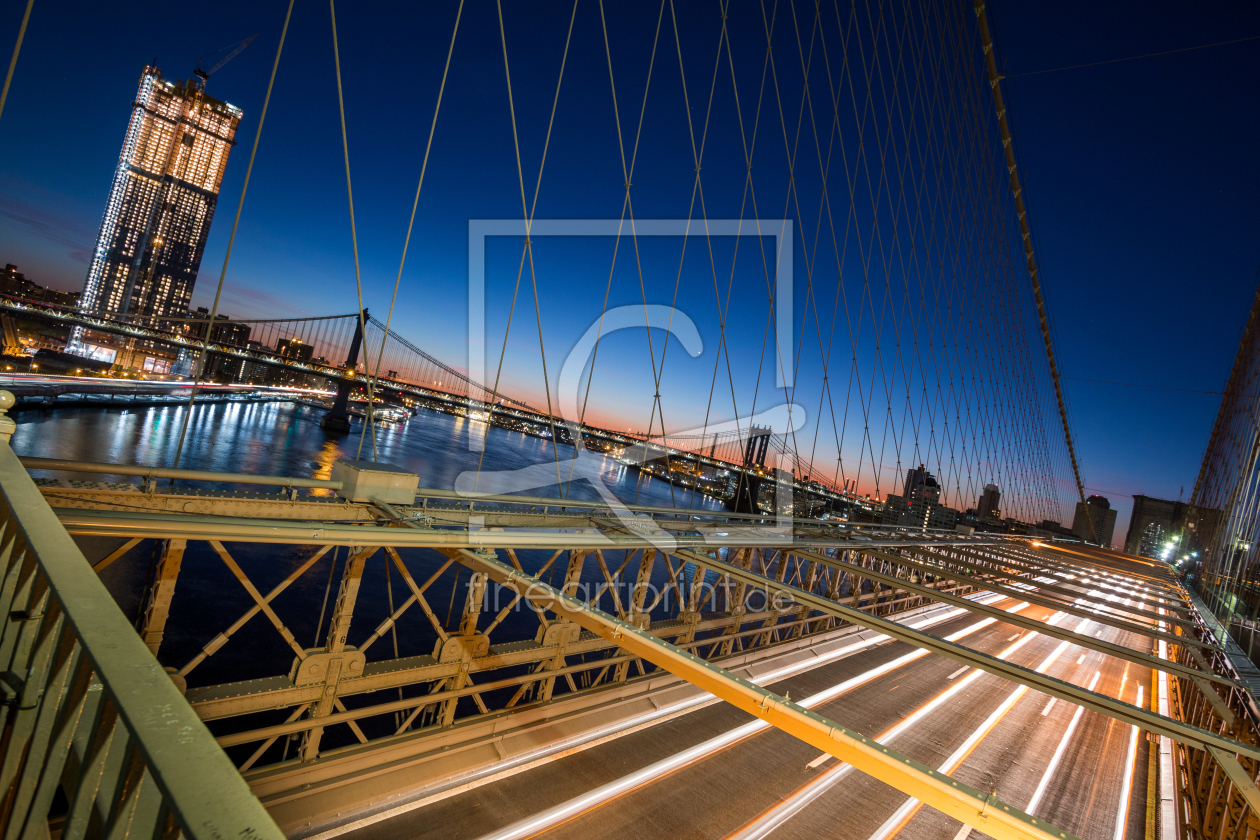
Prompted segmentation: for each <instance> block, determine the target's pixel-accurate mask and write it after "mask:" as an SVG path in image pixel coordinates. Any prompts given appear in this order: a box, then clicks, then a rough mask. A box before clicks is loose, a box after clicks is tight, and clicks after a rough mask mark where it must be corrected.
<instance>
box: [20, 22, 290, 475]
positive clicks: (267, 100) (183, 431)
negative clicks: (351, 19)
mask: <svg viewBox="0 0 1260 840" xmlns="http://www.w3.org/2000/svg"><path fill="white" fill-rule="evenodd" d="M27 11H28V12H29V11H30V6H29V5H28V6H27ZM292 16H293V0H289V8H288V10H287V11H286V12H285V13H284V26H283V27H281V29H280V43H279V44H277V45H276V59H275V61H274V62H273V63H272V65H271V78H270V79H268V80H267V95H266V96H265V97H264V98H263V107H262V112H261V113H260V114H259V115H258V129H257V130H256V131H255V132H254V146H253V148H252V149H250V152H249V165H248V166H246V167H245V182H244V183H243V184H241V197H240V200H239V201H238V202H237V204H236V217H235V218H234V219H232V233H231V234H230V235H229V236H228V244H227V251H226V252H225V253H224V254H223V268H222V270H220V271H219V285H218V286H216V287H215V290H214V305H213V306H212V307H211V309H210V319H209V321H208V322H207V323H206V334H205V336H204V337H203V338H202V341H201V352H200V353H199V354H198V356H197V365H196V367H195V368H194V369H193V387H192V390H191V391H190V392H189V394H188V409H187V410H186V411H185V412H184V419H183V422H181V423H180V426H179V442H178V443H177V444H176V445H175V463H174V464H173V465H172V466H173V467H174V468H176V469H178V468H179V458H180V455H182V454H183V451H184V438H185V436H186V435H187V434H188V421H189V419H190V418H191V417H192V411H193V400H194V399H196V397H197V381H198V380H199V379H200V378H201V372H202V370H201V368H202V365H203V364H205V360H206V346H207V345H208V344H209V343H210V333H211V332H212V331H213V329H214V321H215V317H216V316H217V315H218V314H219V299H220V297H221V296H222V295H223V281H224V278H226V277H227V268H228V261H229V260H230V259H231V258H232V244H233V243H234V242H236V229H237V227H238V226H239V225H240V223H241V210H242V209H243V208H244V207H245V192H246V191H247V190H248V189H249V176H250V175H251V174H253V171H254V158H255V156H257V154H258V141H259V140H261V139H262V130H263V123H264V122H265V121H266V119H267V106H268V105H270V104H271V90H272V88H273V87H274V86H275V83H276V71H277V70H279V69H280V53H281V52H283V50H284V38H285V36H286V35H288V33H289V19H290V18H291V17H292ZM22 26H23V28H24V29H25V26H26V21H25V19H23V21H22ZM18 43H19V44H20V43H21V39H20V38H19V41H18ZM13 57H14V60H15V61H16V60H17V53H16V51H15V52H14V54H13ZM9 72H10V73H12V72H13V68H12V67H10V68H9ZM5 90H6V91H7V90H8V82H7V81H6V82H5ZM171 483H172V484H174V483H175V479H173V478H172V479H171Z"/></svg>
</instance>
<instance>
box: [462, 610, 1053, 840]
mask: <svg viewBox="0 0 1260 840" xmlns="http://www.w3.org/2000/svg"><path fill="white" fill-rule="evenodd" d="M1024 606H1027V603H1024V604H1021V605H1018V607H1019V608H1020V609H1022V608H1023V607H1024ZM1015 610H1016V608H1014V607H1013V608H1011V610H1010V611H1015ZM1037 635H1038V634H1036V633H1029V634H1028V635H1026V636H1024V638H1022V639H1020V640H1019V641H1018V642H1015V643H1014V644H1013V645H1010V646H1008V647H1007V648H1006V649H1005V650H1003V651H1002V652H1001V653H999V654H998V655H997V658H998V659H1005V658H1006V657H1008V656H1010V655H1011V654H1012V653H1014V652H1015V651H1017V650H1019V649H1020V648H1021V647H1023V646H1024V645H1025V644H1027V643H1028V642H1029V641H1031V640H1032V639H1033V638H1034V637H1035V636H1037ZM1063 644H1064V645H1067V642H1064V643H1063ZM984 674H985V672H984V671H979V670H973V671H972V673H970V674H968V675H967V676H966V677H964V678H963V679H961V680H959V681H958V682H956V683H955V684H954V685H952V686H950V687H949V688H947V689H945V690H944V691H942V692H941V693H940V694H938V695H936V696H935V697H933V698H932V699H931V700H929V701H928V702H927V703H925V704H924V705H922V706H920V707H919V708H917V709H915V710H914V711H913V712H912V713H911V714H909V715H907V716H906V717H905V718H902V720H901V721H900V722H898V723H897V724H896V725H894V726H893V727H891V728H890V729H887V730H885V731H884V732H881V733H880V734H879V735H877V736H876V737H875V739H874V740H875V741H877V742H878V743H881V744H886V743H889V742H890V741H892V739H893V738H896V737H897V736H899V735H901V734H902V733H903V732H905V731H906V730H908V729H910V728H911V727H913V726H916V725H918V722H919V721H920V720H922V719H923V718H925V717H927V716H928V715H929V714H931V713H932V712H933V711H935V710H936V709H937V708H939V707H940V706H942V705H943V704H944V703H945V702H946V701H948V700H949V699H950V698H952V697H954V696H955V695H957V694H958V693H959V692H960V691H962V689H963V688H965V687H966V686H969V685H971V684H972V683H974V682H975V681H976V680H978V679H979V678H980V677H981V676H983V675H984ZM753 723H761V721H754V722H753ZM852 769H853V765H851V764H846V763H840V764H836V765H835V766H833V767H830V768H828V770H827V771H826V772H825V773H822V774H821V775H819V776H817V777H816V778H815V779H814V780H813V781H810V782H807V783H806V784H804V785H802V786H801V787H800V788H798V789H797V791H796V792H795V793H793V794H792V795H791V796H789V797H787V798H786V799H783V800H780V802H779V803H778V804H777V805H775V806H773V807H771V808H770V809H768V810H767V811H765V812H764V813H762V814H761V815H760V816H759V817H757V818H756V819H755V820H753V821H752V822H750V823H747V824H745V825H744V826H742V827H741V828H740V829H739V830H737V831H736V832H734V833H733V834H730V835H728V836H727V840H760V838H763V837H766V836H768V835H770V834H771V833H772V832H774V831H775V830H777V829H778V828H779V827H780V826H782V825H783V824H784V823H786V822H787V821H788V820H790V819H791V818H792V817H794V816H796V815H797V814H798V813H800V812H801V811H802V810H804V809H805V808H806V807H807V806H808V805H809V804H810V803H811V802H813V801H814V800H816V799H818V797H820V796H822V795H823V794H824V793H826V792H827V791H828V790H830V789H831V788H832V787H834V786H835V785H836V784H837V783H838V782H840V780H841V779H843V778H845V777H846V776H847V775H848V774H849V772H850V771H852ZM482 840H489V838H483V839H482Z"/></svg>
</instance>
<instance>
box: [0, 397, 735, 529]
mask: <svg viewBox="0 0 1260 840" xmlns="http://www.w3.org/2000/svg"><path fill="white" fill-rule="evenodd" d="M185 411H187V407H186V406H183V405H170V406H154V407H146V408H132V409H119V408H62V409H54V410H49V411H23V412H19V413H17V414H15V415H14V419H15V420H16V421H17V424H18V429H17V433H16V434H14V436H13V449H14V450H15V451H16V452H17V453H18V454H19V455H34V456H41V457H45V458H64V459H71V460H78V461H109V462H115V463H121V464H140V465H145V466H160V467H169V466H172V465H173V463H174V459H175V449H176V446H177V444H178V440H179V428H180V424H181V423H182V422H183V416H184V412H185ZM321 416H322V412H321V411H320V410H319V409H314V408H310V407H308V406H302V405H294V404H291V403H279V402H239V403H217V404H206V405H198V406H196V407H194V408H193V414H192V419H191V420H190V421H189V424H188V434H187V438H186V440H185V443H184V452H183V455H182V457H181V458H180V466H181V467H184V468H186V469H202V470H216V471H219V472H240V473H255V474H259V475H286V476H294V477H303V478H306V477H310V478H328V477H329V475H330V474H331V472H332V465H333V462H334V461H335V460H337V459H338V458H355V457H361V458H363V459H364V460H379V461H382V462H385V463H389V464H396V465H398V466H400V467H403V468H404V469H406V470H407V471H409V472H414V473H416V474H417V475H419V476H420V486H421V487H430V488H434V489H439V490H450V489H452V488H453V487H454V486H455V479H456V478H457V477H458V476H459V474H460V473H461V472H464V471H465V470H476V469H477V468H478V460H479V458H480V453H479V452H474V451H470V450H469V438H470V436H472V437H474V439H476V438H484V442H485V449H486V452H485V458H484V461H482V463H481V465H480V466H481V469H482V470H483V471H485V472H490V471H498V470H513V469H519V468H521V467H525V466H528V465H530V464H536V463H540V462H541V463H546V462H550V461H553V460H554V459H555V457H556V455H555V452H554V451H553V447H552V443H551V441H549V440H544V439H541V438H535V437H530V436H529V435H525V434H522V433H520V432H514V431H509V430H507V429H500V428H498V427H493V426H489V427H488V426H486V424H484V423H478V422H474V421H470V420H468V419H466V418H463V417H456V416H452V415H449V414H443V413H441V412H435V411H421V412H420V413H419V415H417V416H416V417H413V418H412V419H411V420H410V421H409V422H407V423H403V424H399V425H391V426H383V427H381V428H380V429H378V431H377V440H376V453H377V454H376V457H375V458H373V455H372V443H371V440H370V439H368V440H365V441H364V442H363V446H362V450H361V452H360V449H359V430H360V424H359V422H358V421H357V420H356V421H355V425H354V430H353V431H352V433H351V434H350V435H349V436H348V437H329V436H328V435H326V434H325V433H324V431H323V430H322V429H320V428H319V420H320V418H321ZM557 448H558V450H559V457H560V461H561V471H560V473H561V477H562V478H563V479H565V483H566V489H567V497H569V498H575V499H583V500H596V499H598V498H599V497H598V495H597V494H596V493H595V491H594V489H593V488H591V487H590V486H589V485H588V484H586V482H584V481H577V482H574V483H573V484H572V485H571V487H568V486H567V477H568V475H567V473H568V470H567V468H565V461H566V460H568V459H569V458H571V457H572V453H573V449H572V447H570V446H567V445H564V444H561V445H559V446H558V447H557ZM600 471H601V474H602V475H603V477H604V481H605V483H606V484H607V485H608V486H609V488H611V489H612V491H613V492H614V493H615V494H616V495H617V497H618V498H620V499H622V500H623V501H625V502H628V503H635V502H638V503H639V504H647V505H675V506H678V507H695V508H704V509H714V510H715V509H719V508H720V507H721V503H720V502H717V501H715V500H713V499H710V498H708V497H707V496H704V495H702V494H693V493H692V491H689V490H687V489H685V488H682V487H671V486H670V485H669V484H667V483H666V482H663V481H660V480H657V479H654V478H651V477H650V476H643V475H640V474H639V473H637V472H636V471H634V470H629V469H627V468H626V467H624V466H623V465H621V464H618V463H617V462H616V461H614V460H613V459H611V458H603V464H602V466H601V470H600ZM42 474H43V473H41V475H42ZM65 475H66V474H65V473H59V474H58V476H60V477H64V476H65ZM82 477H83V478H87V479H92V478H95V479H96V480H107V478H108V477H105V476H89V475H84V476H82ZM120 480H125V479H121V477H120ZM525 492H526V493H528V494H529V495H536V496H557V497H559V496H562V495H566V494H565V493H563V492H561V490H560V489H558V488H557V487H555V486H550V487H540V488H536V489H533V490H528V491H525Z"/></svg>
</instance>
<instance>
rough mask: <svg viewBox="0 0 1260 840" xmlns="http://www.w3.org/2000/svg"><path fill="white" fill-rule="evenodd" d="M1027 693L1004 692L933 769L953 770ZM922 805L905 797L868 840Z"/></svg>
mask: <svg viewBox="0 0 1260 840" xmlns="http://www.w3.org/2000/svg"><path fill="white" fill-rule="evenodd" d="M1025 638H1027V637H1025ZM1071 644H1072V643H1071V642H1060V643H1059V646H1058V647H1056V648H1055V649H1054V651H1053V652H1052V653H1051V654H1050V655H1049V656H1047V657H1046V658H1045V659H1044V660H1042V662H1041V664H1040V665H1038V666H1037V668H1036V671H1037V673H1039V674H1044V673H1045V672H1046V670H1047V669H1048V668H1049V667H1050V666H1051V665H1053V664H1054V662H1055V660H1056V659H1058V658H1059V657H1060V656H1062V655H1063V652H1064V651H1065V650H1067V649H1068V647H1069V646H1070V645H1071ZM977 673H979V672H977ZM1027 693H1028V686H1026V685H1021V686H1020V687H1019V688H1017V689H1015V690H1014V691H1012V692H1011V693H1010V694H1009V695H1007V697H1006V699H1005V700H1004V701H1002V705H1000V706H998V707H997V708H996V709H994V710H993V713H992V714H990V715H989V716H988V717H987V718H985V719H984V722H983V723H981V724H980V725H979V726H978V727H976V730H975V731H974V732H972V733H971V735H969V736H968V737H967V740H965V741H963V742H962V744H961V745H960V746H959V747H958V749H956V750H954V752H953V753H952V754H951V755H950V757H949V758H947V759H945V763H944V764H942V765H941V766H940V767H938V768H937V769H938V770H939V771H940V772H942V773H946V774H949V773H953V772H954V771H955V770H957V769H958V767H959V765H961V764H962V763H963V762H964V761H966V759H967V756H969V755H971V752H972V750H974V749H975V748H976V747H977V746H978V745H979V744H980V742H981V741H983V740H984V739H985V738H986V737H988V735H989V733H990V732H992V731H993V728H994V727H995V726H997V725H998V723H999V722H1000V721H1001V720H1002V718H1004V717H1006V713H1007V712H1009V711H1010V710H1011V709H1012V708H1014V706H1015V704H1016V703H1018V702H1019V699H1020V698H1021V697H1023V696H1024V695H1025V694H1027ZM922 805H923V803H921V802H920V801H919V800H917V799H908V800H906V802H905V803H904V804H903V805H902V806H901V807H900V808H898V809H897V810H896V811H895V812H893V815H892V816H891V817H889V818H888V819H887V820H885V822H884V824H883V825H881V826H880V827H879V828H878V829H876V831H875V833H874V834H872V835H871V838H870V840H888V838H889V837H892V836H893V835H894V834H896V833H897V832H899V831H901V829H902V828H904V827H905V825H906V823H908V822H910V820H911V818H913V817H914V815H915V814H916V813H918V811H919V808H921V807H922Z"/></svg>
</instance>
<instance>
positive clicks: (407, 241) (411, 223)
mask: <svg viewBox="0 0 1260 840" xmlns="http://www.w3.org/2000/svg"><path fill="white" fill-rule="evenodd" d="M463 14H464V0H459V8H457V9H456V10H455V27H454V29H453V30H452V31H451V45H450V47H448V48H447V51H446V64H445V66H443V68H442V83H441V84H440V85H439V86H438V95H437V103H436V104H435V105H434V106H433V121H432V122H431V123H430V124H429V139H428V141H427V142H426V143H425V146H424V160H423V162H421V164H420V180H419V182H418V183H417V184H416V197H415V199H414V200H413V201H412V202H411V218H410V219H409V220H408V221H407V235H406V237H404V238H403V249H402V257H401V258H399V260H398V276H397V277H396V278H395V279H394V295H393V297H391V298H390V299H389V314H387V315H386V316H385V326H384V334H383V335H382V336H381V347H380V350H379V352H378V353H377V355H376V368H375V369H374V370H373V371H372V375H371V377H370V378H369V379H368V405H369V406H370V405H372V404H373V397H374V396H375V392H376V379H377V377H378V376H380V375H381V361H382V359H383V358H384V356H385V344H386V342H388V341H389V330H390V325H391V324H392V323H393V320H394V305H395V304H396V303H397V302H398V286H399V284H401V283H402V275H403V266H404V265H405V264H406V262H407V248H408V247H409V246H410V245H411V231H412V229H413V228H414V227H415V224H416V210H417V208H419V206H420V190H421V189H422V188H423V187H424V175H425V172H427V171H428V169H429V153H430V152H431V151H433V135H434V133H436V131H437V122H438V113H439V112H440V111H441V110H442V95H443V94H444V93H445V92H446V77H447V75H448V74H449V73H450V71H451V56H452V55H454V53H455V37H456V36H457V35H458V34H459V21H460V18H461V17H462V16H463ZM367 426H368V424H366V423H364V424H363V428H362V429H361V430H360V431H359V454H358V455H356V456H355V457H356V458H357V457H359V456H360V455H362V453H363V435H364V433H365V432H366V431H367ZM372 451H373V452H375V451H376V427H373V428H372Z"/></svg>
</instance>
